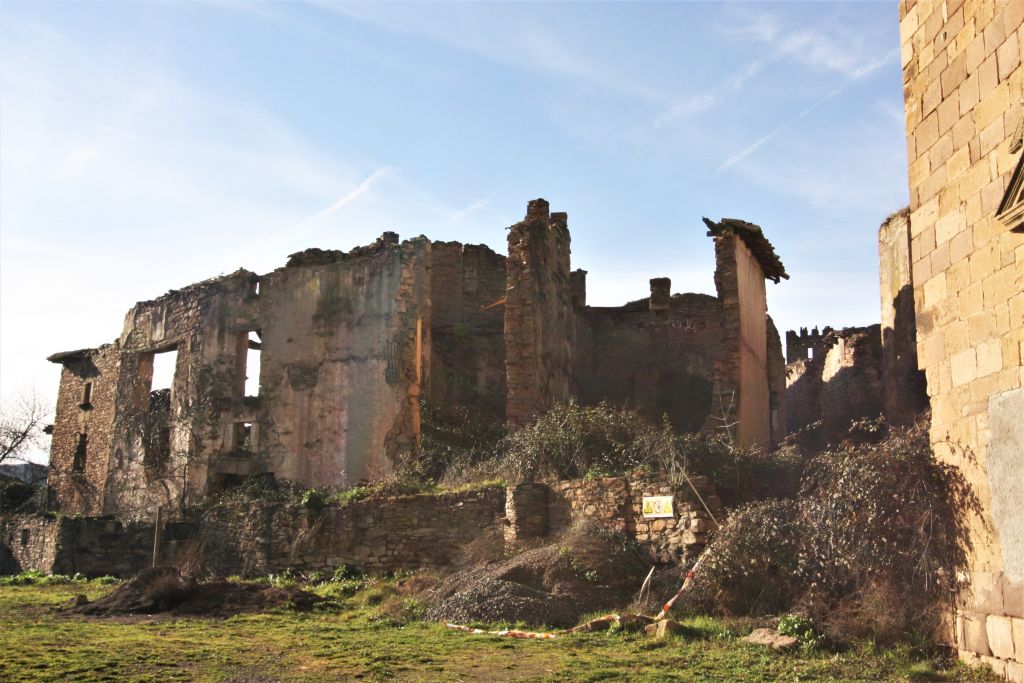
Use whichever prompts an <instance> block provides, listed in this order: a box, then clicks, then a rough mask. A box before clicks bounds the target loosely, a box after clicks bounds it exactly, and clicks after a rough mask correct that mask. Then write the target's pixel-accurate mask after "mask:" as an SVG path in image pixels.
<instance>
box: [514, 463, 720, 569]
mask: <svg viewBox="0 0 1024 683" xmlns="http://www.w3.org/2000/svg"><path fill="white" fill-rule="evenodd" d="M691 483H692V484H693V486H692V487H691V486H690V485H688V484H685V483H684V484H682V485H676V486H673V485H671V484H668V483H666V482H664V481H644V480H637V481H633V480H630V479H627V478H625V477H606V478H599V479H590V480H587V479H572V480H567V481H558V482H553V483H551V484H537V483H524V484H519V485H517V486H515V487H511V488H510V489H509V492H508V497H507V501H506V514H507V518H508V520H509V527H508V529H507V530H506V533H505V537H506V540H509V541H514V540H525V539H528V538H537V537H542V536H547V535H551V534H559V533H562V532H564V531H565V530H567V529H569V528H570V527H571V526H572V525H574V524H578V523H581V522H591V523H594V524H597V525H599V526H602V527H604V528H606V529H610V530H612V531H617V532H619V533H622V534H625V535H626V536H628V537H630V538H632V539H634V540H635V541H637V543H639V544H640V547H641V548H642V549H643V550H644V551H645V552H646V553H647V555H648V556H649V559H650V560H651V561H653V562H658V563H665V564H667V563H677V562H680V561H683V560H685V559H688V558H690V557H691V556H693V555H695V554H697V553H699V552H700V551H701V550H702V549H703V548H704V546H705V544H706V543H707V535H708V532H710V531H712V530H713V529H714V521H713V520H712V518H711V516H710V515H709V514H708V511H707V510H706V509H705V507H704V506H705V505H706V506H707V508H708V509H710V511H711V513H712V514H713V515H714V517H715V519H718V520H722V519H723V518H724V513H723V511H722V502H721V500H720V499H719V498H718V495H717V493H715V490H714V488H713V487H712V486H711V485H710V483H709V482H708V481H707V479H706V478H704V477H697V476H694V477H691ZM698 494H699V497H698ZM645 496H672V503H673V504H672V508H673V516H672V517H666V518H656V519H655V518H648V517H645V516H644V514H643V509H642V507H643V499H644V497H645ZM701 499H703V503H702V502H701Z"/></svg>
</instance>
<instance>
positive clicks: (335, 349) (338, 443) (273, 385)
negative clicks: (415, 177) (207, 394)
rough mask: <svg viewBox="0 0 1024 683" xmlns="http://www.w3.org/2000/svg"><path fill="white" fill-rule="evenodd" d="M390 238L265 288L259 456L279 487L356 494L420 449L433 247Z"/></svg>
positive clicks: (290, 273)
mask: <svg viewBox="0 0 1024 683" xmlns="http://www.w3.org/2000/svg"><path fill="white" fill-rule="evenodd" d="M391 235H393V233H391ZM385 237H386V238H382V239H381V240H380V241H379V243H378V244H377V245H375V246H374V247H373V248H368V249H367V250H366V251H364V252H361V253H354V254H347V255H344V256H339V257H337V258H336V259H335V260H333V261H331V262H329V263H323V262H320V263H311V264H305V263H297V264H293V265H291V266H286V267H284V268H279V269H278V270H275V271H274V272H272V273H270V274H269V275H266V276H264V277H263V278H261V281H260V295H259V303H260V305H259V316H260V326H261V330H262V339H263V344H262V353H261V360H260V397H259V412H258V416H259V419H258V425H259V432H258V435H257V437H256V440H257V444H258V446H257V448H256V451H257V453H259V454H260V456H261V457H262V459H263V461H264V462H265V464H264V465H263V468H265V471H268V472H272V473H273V474H274V475H275V476H276V477H279V478H283V479H289V480H292V481H297V482H301V483H302V484H304V485H306V486H325V485H353V484H356V483H358V482H360V481H370V480H373V479H376V478H379V477H381V476H383V475H385V474H387V473H388V472H390V471H391V469H392V467H393V466H394V463H395V462H396V461H397V460H398V459H399V458H400V457H402V456H404V455H407V454H409V453H411V452H412V450H413V449H414V448H415V446H416V445H417V440H418V435H419V396H420V385H421V378H422V376H423V374H424V368H423V362H424V359H425V358H429V354H430V337H429V335H430V296H429V295H430V259H429V257H430V251H431V245H430V243H429V241H428V240H426V239H425V238H418V239H415V240H409V241H406V242H403V243H402V244H398V243H397V235H393V237H391V236H388V235H387V234H386V236H385Z"/></svg>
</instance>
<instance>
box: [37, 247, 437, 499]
mask: <svg viewBox="0 0 1024 683" xmlns="http://www.w3.org/2000/svg"><path fill="white" fill-rule="evenodd" d="M392 235H393V234H392ZM429 253H430V243H429V242H428V241H427V240H426V239H418V240H411V241H407V242H405V243H403V244H398V243H397V236H393V238H392V237H388V238H387V239H384V238H382V239H381V240H378V243H377V244H375V245H372V246H371V247H367V248H361V249H357V250H353V252H351V253H349V254H343V253H342V252H321V251H320V250H312V251H309V252H302V253H300V254H296V255H293V257H292V259H291V261H290V262H289V265H288V266H286V267H284V268H280V269H278V270H276V271H274V272H273V273H270V274H268V275H266V276H264V277H263V278H258V277H257V276H256V275H255V274H254V273H250V272H248V271H239V272H238V273H234V274H232V275H229V276H226V277H222V278H217V279H214V280H210V281H207V282H203V283H199V284H197V285H192V286H190V287H187V288H185V289H182V290H179V291H175V292H171V293H169V294H167V295H165V296H163V297H160V298H159V299H156V300H153V301H147V302H142V303H140V304H137V305H136V306H135V307H133V308H132V310H131V311H129V313H128V315H127V317H126V320H125V327H124V331H123V333H122V335H121V337H120V338H119V339H118V341H117V342H116V343H115V344H113V345H109V346H107V347H101V348H100V349H96V350H86V351H84V352H72V353H65V354H56V355H54V356H52V357H51V360H53V361H55V362H59V363H62V364H63V365H64V366H65V370H64V372H63V375H62V377H63V379H62V384H61V389H60V395H59V400H58V402H59V404H60V409H59V413H58V419H57V421H56V423H55V426H54V441H53V446H52V452H53V455H52V458H51V462H52V470H51V471H52V475H51V476H52V477H53V481H54V486H55V488H56V493H57V498H58V500H59V501H60V507H61V510H62V511H63V512H72V513H84V514H96V513H101V512H102V513H109V514H118V515H121V516H123V517H126V518H140V517H141V518H149V517H151V516H152V514H153V511H154V510H155V508H156V507H157V506H158V505H163V506H165V507H167V508H168V509H169V510H177V509H179V508H180V507H181V506H182V505H185V504H188V503H192V502H195V501H198V500H200V499H202V498H203V497H204V496H205V495H207V493H209V492H210V491H214V490H217V489H219V488H222V487H223V486H225V485H230V484H231V483H232V482H236V481H239V480H240V479H241V478H242V477H244V476H246V475H250V474H259V473H268V474H273V475H274V476H276V477H279V478H283V479H289V480H293V481H297V482H300V483H303V484H304V485H306V486H325V485H345V484H352V483H358V482H359V481H363V480H368V479H371V478H374V477H379V476H382V475H384V474H386V473H387V472H388V471H390V469H391V467H392V466H393V464H394V462H395V460H396V459H398V458H400V457H402V456H403V455H404V454H407V453H410V452H411V451H412V450H413V449H414V448H415V446H416V444H417V439H418V436H419V387H420V383H421V379H420V378H421V376H422V373H423V372H424V365H425V363H426V359H427V358H429V349H430V329H429V320H430V318H429V316H430V310H429V293H430V287H429V265H430V264H429ZM253 346H255V347H257V348H258V349H259V350H260V363H259V369H258V371H257V370H256V369H255V368H248V367H247V356H248V351H249V349H250V348H251V347H253ZM172 352H173V353H172ZM164 353H166V354H169V355H173V356H175V357H176V363H175V367H174V371H173V380H172V381H171V386H170V388H169V389H166V390H163V391H157V392H153V391H152V389H153V386H152V382H153V367H154V362H155V357H156V356H157V355H161V354H164ZM257 372H258V375H259V381H258V383H251V387H250V390H249V391H248V392H247V391H246V377H247V375H254V374H255V373H257ZM90 377H92V382H93V387H92V389H91V391H92V392H93V393H92V399H91V404H92V407H91V408H90V409H84V408H83V407H82V406H79V405H77V402H80V401H81V400H82V399H81V397H82V395H83V391H84V383H85V382H86V381H88V379H89V378H90ZM247 393H250V394H252V395H246V394H247ZM83 430H85V431H83ZM88 430H92V432H93V433H92V434H90V435H89V438H88V443H87V448H86V455H85V456H84V458H83V457H82V456H81V454H79V455H78V456H77V457H78V461H77V462H79V463H81V462H82V461H84V463H85V465H84V468H79V467H78V465H76V452H79V451H80V450H81V449H78V446H77V444H78V443H79V442H80V439H81V437H80V434H82V433H86V432H87V431H88ZM76 449H77V450H76ZM80 469H81V470H82V471H79V470H80Z"/></svg>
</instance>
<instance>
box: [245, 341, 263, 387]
mask: <svg viewBox="0 0 1024 683" xmlns="http://www.w3.org/2000/svg"><path fill="white" fill-rule="evenodd" d="M246 342H247V343H246V349H245V395H246V396H259V395H260V353H261V352H262V350H263V342H262V339H261V338H260V333H259V330H253V331H252V332H250V333H249V334H248V336H247V338H246Z"/></svg>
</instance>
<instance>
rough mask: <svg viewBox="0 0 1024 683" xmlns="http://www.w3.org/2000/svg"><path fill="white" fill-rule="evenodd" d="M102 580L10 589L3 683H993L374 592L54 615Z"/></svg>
mask: <svg viewBox="0 0 1024 683" xmlns="http://www.w3.org/2000/svg"><path fill="white" fill-rule="evenodd" d="M109 590H110V587H107V586H99V585H96V584H92V583H77V584H70V585H57V586H4V587H0V681H11V682H14V681H39V680H59V681H119V682H120V681H175V680H182V681H185V680H187V681H193V680H195V681H278V680H284V681H321V680H324V681H326V680H331V681H339V680H383V679H396V680H424V681H489V682H490V681H500V680H571V681H596V680H608V681H623V680H652V681H655V680H656V681H672V680H678V681H780V680H785V681H796V680H799V681H808V680H842V681H880V680H957V681H975V680H977V681H982V680H995V679H990V678H989V677H987V676H985V675H984V674H983V673H981V672H972V671H969V670H966V669H963V668H960V667H954V668H952V669H950V670H944V671H943V670H937V666H938V665H936V664H934V663H932V662H928V661H913V660H912V658H911V657H910V656H909V655H908V654H907V653H905V652H886V653H873V652H871V651H870V649H869V648H867V647H865V648H862V649H861V650H860V651H859V652H851V653H844V654H832V653H826V652H818V653H815V654H812V655H799V654H792V655H779V654H775V653H773V652H770V651H767V650H765V649H763V648H758V647H754V646H749V645H746V644H744V643H742V642H739V641H737V640H736V639H735V638H734V637H733V636H731V635H730V634H728V629H727V628H726V627H725V626H724V625H723V624H722V623H721V622H717V621H713V620H710V619H700V620H696V621H693V622H692V625H693V626H695V627H697V628H698V629H699V630H700V631H701V632H702V633H704V634H705V637H702V638H695V639H680V638H671V639H668V640H666V641H652V640H649V639H646V638H644V637H641V636H633V635H622V634H614V633H612V634H609V633H601V634H589V635H579V636H572V637H568V638H564V639H559V640H555V641H521V640H510V639H499V638H496V637H490V636H472V635H466V634H462V633H456V632H452V631H447V630H445V629H444V628H443V627H442V626H440V625H437V624H426V623H412V624H410V625H406V626H404V627H395V626H390V625H387V624H385V623H383V622H381V621H379V620H375V619H374V608H371V607H365V606H363V605H365V603H366V600H365V596H361V595H356V596H354V597H352V598H349V599H347V600H344V604H345V608H344V609H343V610H341V611H337V612H316V613H309V614H301V613H294V612H289V611H284V610H282V611H278V612H274V613H270V614H259V615H247V616H240V617H234V618H231V619H226V620H197V619H189V620H177V621H172V620H161V619H150V618H143V619H140V620H136V621H133V622H129V623H116V622H113V621H105V620H94V619H86V618H81V617H75V618H65V617H62V616H59V615H57V614H55V613H54V612H53V609H52V608H53V607H55V606H57V605H60V604H62V603H65V602H67V601H68V599H70V598H71V597H72V596H73V595H75V594H76V593H85V594H86V595H87V596H88V597H89V598H90V599H95V598H96V597H99V596H100V595H102V594H104V593H105V592H107V591H109Z"/></svg>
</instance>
